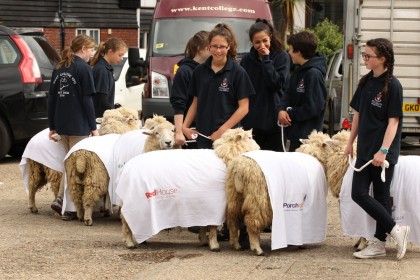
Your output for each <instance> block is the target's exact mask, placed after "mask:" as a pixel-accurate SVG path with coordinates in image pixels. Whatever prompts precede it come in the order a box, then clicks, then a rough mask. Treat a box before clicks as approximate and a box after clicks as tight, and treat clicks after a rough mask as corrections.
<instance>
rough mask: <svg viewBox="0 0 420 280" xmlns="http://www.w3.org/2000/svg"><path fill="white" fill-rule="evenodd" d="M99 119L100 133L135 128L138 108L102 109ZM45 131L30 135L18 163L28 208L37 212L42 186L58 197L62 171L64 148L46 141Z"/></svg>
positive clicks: (60, 144) (47, 139) (47, 130)
mask: <svg viewBox="0 0 420 280" xmlns="http://www.w3.org/2000/svg"><path fill="white" fill-rule="evenodd" d="M100 121H102V122H103V126H102V129H101V128H99V132H100V133H102V134H103V133H104V132H105V133H106V131H107V130H108V131H116V132H118V133H121V132H123V131H127V130H130V129H134V128H138V125H139V122H138V113H137V111H135V110H132V109H128V108H124V107H121V108H118V109H115V110H107V111H105V114H104V118H101V119H100ZM48 133H49V129H44V130H43V131H41V132H39V133H38V134H36V135H35V136H34V137H32V138H31V140H30V141H29V142H28V144H27V145H26V148H25V151H24V153H23V155H22V160H21V162H20V165H19V167H20V170H21V173H22V177H23V181H24V185H25V187H26V190H27V192H28V193H29V202H28V207H29V209H30V211H31V212H32V213H37V212H38V208H37V207H36V203H35V195H36V192H38V191H40V190H41V189H42V187H43V186H44V185H49V186H50V187H51V190H52V192H53V194H54V197H57V194H58V189H59V186H60V181H61V177H62V174H63V172H64V158H65V156H66V154H67V153H66V150H65V148H64V146H63V144H62V143H61V142H54V141H51V140H49V137H48Z"/></svg>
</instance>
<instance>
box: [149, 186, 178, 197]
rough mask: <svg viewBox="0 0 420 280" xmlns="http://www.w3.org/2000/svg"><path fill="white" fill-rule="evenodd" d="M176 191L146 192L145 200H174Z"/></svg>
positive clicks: (171, 189) (155, 190)
mask: <svg viewBox="0 0 420 280" xmlns="http://www.w3.org/2000/svg"><path fill="white" fill-rule="evenodd" d="M177 192H178V189H173V188H170V189H154V190H153V191H152V192H146V193H145V195H146V198H147V199H151V198H153V197H154V198H155V199H166V198H174V197H175V195H176V194H177Z"/></svg>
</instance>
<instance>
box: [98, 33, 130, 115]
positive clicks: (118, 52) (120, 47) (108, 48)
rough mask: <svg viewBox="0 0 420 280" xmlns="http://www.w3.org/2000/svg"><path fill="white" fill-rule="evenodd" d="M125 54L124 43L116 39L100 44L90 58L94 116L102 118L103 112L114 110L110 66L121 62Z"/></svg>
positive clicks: (112, 76) (113, 91)
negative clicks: (93, 90)
mask: <svg viewBox="0 0 420 280" xmlns="http://www.w3.org/2000/svg"><path fill="white" fill-rule="evenodd" d="M126 52H127V45H126V44H125V42H124V41H123V40H122V39H120V38H117V37H112V38H110V39H108V40H107V41H106V42H105V43H104V42H101V43H100V44H99V47H98V49H97V50H96V53H95V56H94V57H93V58H92V61H91V63H90V65H91V66H92V67H93V70H92V72H93V79H94V81H95V88H96V95H95V96H94V99H93V101H94V105H95V115H96V117H97V118H100V117H102V116H103V114H104V112H105V110H108V109H114V101H115V79H114V69H113V68H112V66H111V64H118V63H120V62H121V61H122V59H123V56H124V54H125V53H126Z"/></svg>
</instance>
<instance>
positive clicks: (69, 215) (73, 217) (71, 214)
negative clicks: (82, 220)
mask: <svg viewBox="0 0 420 280" xmlns="http://www.w3.org/2000/svg"><path fill="white" fill-rule="evenodd" d="M61 219H62V220H63V221H72V220H76V219H77V213H76V212H70V211H66V212H64V215H63V216H61Z"/></svg>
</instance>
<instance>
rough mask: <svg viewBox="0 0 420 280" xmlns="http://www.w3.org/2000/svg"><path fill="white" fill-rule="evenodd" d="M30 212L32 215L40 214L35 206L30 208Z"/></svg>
mask: <svg viewBox="0 0 420 280" xmlns="http://www.w3.org/2000/svg"><path fill="white" fill-rule="evenodd" d="M29 210H31V212H32V213H38V208H36V207H35V206H32V207H29Z"/></svg>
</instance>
